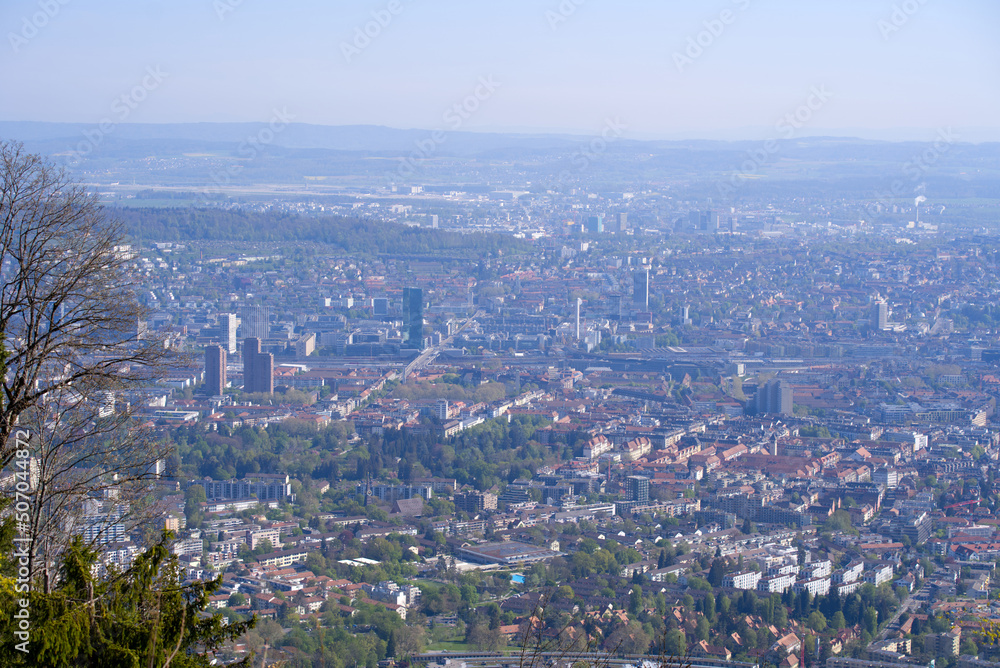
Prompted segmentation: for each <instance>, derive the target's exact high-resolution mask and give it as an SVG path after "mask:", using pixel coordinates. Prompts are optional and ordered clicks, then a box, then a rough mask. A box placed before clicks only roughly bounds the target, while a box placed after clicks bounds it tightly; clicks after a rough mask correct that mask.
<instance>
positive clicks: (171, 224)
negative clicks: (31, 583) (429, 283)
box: [113, 208, 526, 254]
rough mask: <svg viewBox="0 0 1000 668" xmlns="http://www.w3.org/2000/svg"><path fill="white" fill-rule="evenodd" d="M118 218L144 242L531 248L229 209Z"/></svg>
mask: <svg viewBox="0 0 1000 668" xmlns="http://www.w3.org/2000/svg"><path fill="white" fill-rule="evenodd" d="M113 214H114V216H115V217H116V218H117V219H119V220H120V221H121V222H122V223H123V224H124V225H125V228H126V230H127V232H128V233H129V234H130V235H131V236H132V237H133V238H135V239H137V240H139V241H175V242H177V241H231V242H274V243H282V242H284V243H289V242H312V243H322V244H331V245H334V246H339V247H341V248H343V249H344V250H345V251H347V252H350V253H363V254H379V253H400V252H405V253H410V254H424V253H431V254H433V253H442V252H449V253H459V254H464V253H466V252H471V253H472V254H480V253H491V252H495V251H497V250H505V251H507V250H520V249H523V248H524V246H525V244H526V242H524V241H521V240H518V239H513V238H510V237H505V236H501V235H497V234H456V233H454V232H448V231H445V230H435V229H426V228H419V227H409V226H406V225H400V224H398V223H384V222H378V221H373V220H367V219H362V218H354V217H341V216H324V217H311V216H300V215H297V214H294V213H287V212H270V211H269V212H263V213H260V212H253V211H239V210H226V209H181V208H148V209H143V208H127V209H126V208H123V209H116V210H115V211H114V212H113Z"/></svg>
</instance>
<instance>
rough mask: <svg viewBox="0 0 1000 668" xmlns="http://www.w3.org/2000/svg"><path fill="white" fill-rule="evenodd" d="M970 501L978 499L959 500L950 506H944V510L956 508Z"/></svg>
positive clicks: (974, 501) (973, 501) (977, 500)
mask: <svg viewBox="0 0 1000 668" xmlns="http://www.w3.org/2000/svg"><path fill="white" fill-rule="evenodd" d="M971 503H979V499H973V500H972V501H960V502H959V503H953V504H951V505H950V506H945V507H944V509H945V510H951V509H952V508H958V507H959V506H967V505H969V504H971Z"/></svg>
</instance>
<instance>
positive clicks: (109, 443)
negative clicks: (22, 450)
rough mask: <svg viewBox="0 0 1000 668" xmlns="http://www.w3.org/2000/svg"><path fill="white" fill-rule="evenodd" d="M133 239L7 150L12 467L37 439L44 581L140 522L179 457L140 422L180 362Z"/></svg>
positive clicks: (3, 157) (0, 226)
mask: <svg viewBox="0 0 1000 668" xmlns="http://www.w3.org/2000/svg"><path fill="white" fill-rule="evenodd" d="M125 239H126V237H125V234H124V230H123V228H122V227H121V225H120V224H119V223H117V222H116V221H114V220H113V219H111V218H110V217H109V216H108V215H107V213H106V211H105V210H104V209H103V208H102V207H101V206H100V204H99V203H98V202H97V201H96V200H95V199H94V198H93V197H92V196H90V195H88V194H87V193H86V191H85V190H84V188H82V187H81V186H79V185H77V184H75V183H74V182H73V181H71V180H70V179H69V178H68V177H67V176H66V174H65V173H64V172H63V171H62V170H60V169H57V168H56V167H54V166H53V165H52V164H51V163H50V162H48V161H46V160H45V159H44V158H42V157H40V156H37V155H33V154H30V153H28V152H26V151H25V149H24V147H23V146H22V145H21V144H18V143H12V142H6V143H4V142H0V287H2V292H0V345H2V346H3V351H2V356H0V372H2V382H3V388H2V393H0V468H4V467H7V466H8V465H10V464H11V462H12V460H13V459H14V456H15V450H16V448H17V447H18V446H17V442H18V441H17V439H12V438H11V436H12V434H13V431H14V430H15V429H17V430H18V431H19V432H23V431H27V432H28V433H30V438H29V443H30V448H29V449H30V451H31V453H32V463H31V468H32V471H31V478H32V483H33V489H34V491H35V498H34V503H33V508H32V514H33V519H32V531H33V534H34V535H35V537H36V540H35V550H36V555H35V556H36V557H39V556H40V557H43V558H42V559H40V561H39V563H35V564H33V570H35V569H41V570H42V571H44V569H45V568H46V566H47V564H48V563H51V561H50V560H51V557H52V555H53V554H55V553H57V552H58V549H59V547H60V546H61V544H62V543H63V542H64V541H65V540H66V539H67V537H68V536H69V535H71V534H74V533H77V534H78V533H81V532H82V531H84V529H85V528H86V527H84V526H83V524H81V522H83V519H82V518H85V517H87V516H90V517H93V516H94V514H95V512H97V513H98V514H101V513H103V514H104V515H105V516H106V517H107V518H109V519H114V520H122V522H124V524H120V523H117V522H112V523H107V522H105V524H106V525H107V526H104V525H100V526H96V527H94V526H91V527H90V528H89V529H87V531H88V532H89V533H90V534H91V538H92V540H93V541H94V542H106V541H105V538H106V534H105V536H102V535H101V533H102V531H106V530H109V529H108V527H114V529H113V530H114V531H118V530H120V528H121V527H122V526H125V527H129V526H134V525H135V524H136V523H138V522H140V521H141V520H140V518H139V515H138V513H139V511H140V510H142V509H144V508H145V505H146V504H145V503H144V499H145V498H146V497H148V496H149V494H148V492H149V480H150V478H151V476H152V475H154V474H155V469H152V468H151V467H152V465H153V464H155V462H156V461H157V460H159V459H162V458H163V457H164V456H165V454H166V453H165V447H163V446H157V445H156V441H154V440H153V439H152V438H151V437H150V435H149V434H148V433H144V432H143V431H142V430H140V429H138V428H137V424H136V422H135V420H134V417H133V411H134V410H135V409H136V408H138V407H139V406H140V405H141V403H142V402H141V398H140V397H139V396H138V395H136V394H134V392H135V391H136V390H138V389H139V388H141V387H143V386H146V385H148V384H149V383H150V382H152V381H153V380H155V379H156V378H157V377H158V376H159V375H161V374H162V372H163V370H164V369H165V368H166V367H167V365H168V364H169V363H170V357H169V355H170V353H169V351H167V350H166V349H165V347H164V343H163V341H162V340H159V339H157V338H155V337H152V336H147V335H144V332H143V329H144V327H143V325H142V319H143V316H144V311H143V309H142V308H141V306H140V304H139V302H138V300H137V296H136V294H135V292H134V286H135V283H134V280H133V275H132V272H133V258H132V254H131V252H130V248H129V247H128V246H127V245H126V242H125ZM35 572H36V573H37V572H39V571H38V570H35Z"/></svg>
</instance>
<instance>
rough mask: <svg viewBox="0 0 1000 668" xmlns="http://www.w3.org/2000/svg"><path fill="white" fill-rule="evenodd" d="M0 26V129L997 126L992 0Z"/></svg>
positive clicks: (304, 10) (395, 0)
mask: <svg viewBox="0 0 1000 668" xmlns="http://www.w3.org/2000/svg"><path fill="white" fill-rule="evenodd" d="M46 7H47V9H46ZM393 10H395V12H393ZM373 12H374V13H375V15H376V16H378V15H381V19H382V23H383V24H385V25H380V24H378V23H375V20H376V19H375V18H373ZM0 26H2V31H3V44H0V90H3V94H2V95H0V120H39V121H74V122H83V123H95V122H98V121H99V120H100V119H102V118H104V117H108V116H109V114H114V115H115V118H114V120H116V121H126V122H152V123H163V122H189V121H268V120H269V119H271V118H272V116H273V114H274V110H275V109H279V110H281V109H285V110H287V112H288V113H289V114H292V115H294V120H295V121H298V122H306V123H318V124H329V125H342V124H377V125H388V126H393V127H400V128H428V129H432V128H438V127H441V128H445V129H451V128H454V127H455V123H458V124H459V126H460V128H461V129H463V130H472V129H488V130H558V131H583V132H595V131H599V130H600V128H602V127H603V126H604V124H605V123H606V122H607V120H608V119H618V120H619V121H620V122H621V123H623V124H625V125H627V127H628V131H629V133H630V134H631V135H632V136H636V137H639V136H678V135H688V136H698V135H703V136H721V135H726V136H739V135H746V136H748V137H752V136H756V135H759V134H761V133H762V132H772V133H773V132H774V131H775V130H774V128H775V126H776V124H777V123H778V122H779V120H780V119H782V118H784V117H785V116H786V114H789V113H791V114H795V113H798V114H799V120H797V121H795V124H793V125H796V126H798V125H800V126H801V127H796V128H795V131H796V132H798V133H801V134H814V133H816V132H821V131H822V132H825V131H827V130H833V131H840V132H849V133H850V132H853V131H855V130H857V131H861V130H868V132H855V134H867V135H869V136H879V135H884V136H890V135H891V134H892V133H891V132H889V131H890V130H893V129H899V128H904V129H912V130H911V134H916V135H918V136H919V135H925V136H931V137H932V136H933V132H934V131H935V130H936V129H938V128H942V127H949V126H951V127H955V128H990V129H996V128H997V127H998V126H1000V122H998V121H997V118H998V114H997V112H998V111H1000V85H998V84H1000V76H998V75H1000V39H997V37H996V33H997V28H998V26H1000V2H997V1H996V0H905V1H903V0H710V1H702V0H698V1H695V0H686V1H682V0H648V1H639V0H616V1H614V2H612V1H610V0H561V2H560V0H551V1H545V0H534V1H528V0H502V1H494V2H483V1H482V0H463V1H461V2H459V1H457V0H377V1H374V2H369V1H344V0H340V1H332V0H284V1H280V2H279V1H277V0H33V1H29V0H4V1H3V2H2V3H0ZM366 27H367V29H368V31H369V32H370V33H372V34H375V36H374V37H371V38H368V37H364V38H362V39H357V41H356V37H357V34H358V33H357V32H356V31H364V30H365V28H366ZM365 39H367V40H368V43H366V42H365V41H364V40H365ZM699 41H700V42H701V44H700V45H698V42H699ZM692 44H693V45H694V46H692ZM157 68H158V70H159V72H160V74H159V75H157V76H153V75H151V74H150V72H156V71H157ZM483 80H485V81H492V82H494V83H495V85H491V86H485V85H483V84H481V83H480V81H483ZM477 87H478V93H479V99H476V98H475V97H469V96H475V95H476V93H477ZM811 91H818V94H817V93H816V92H811ZM123 95H125V96H126V99H125V101H124V102H122V101H121V97H122V96H123ZM810 96H812V97H810ZM116 99H117V100H118V102H117V103H116ZM809 103H811V104H812V108H811V109H810V108H809V107H808V104H809ZM456 104H459V105H462V104H464V105H465V107H464V108H461V109H460V111H456V110H454V105H456ZM803 105H807V106H805V107H803ZM126 108H127V109H128V113H127V114H125V111H124V109H126ZM449 109H451V110H452V113H451V114H450V115H448V111H449ZM123 114H125V115H127V118H121V116H122V115H123ZM873 131H874V132H873Z"/></svg>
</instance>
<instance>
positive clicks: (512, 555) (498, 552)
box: [458, 541, 562, 564]
mask: <svg viewBox="0 0 1000 668" xmlns="http://www.w3.org/2000/svg"><path fill="white" fill-rule="evenodd" d="M560 554H562V553H561V552H556V551H555V550H550V549H548V548H546V547H538V546H536V545H528V544H527V543H517V542H514V541H511V542H509V543H508V542H505V543H484V544H482V545H471V546H469V547H463V548H461V549H460V550H459V551H458V556H459V557H461V558H462V559H465V560H467V561H471V562H474V563H478V564H523V563H526V562H528V563H530V562H534V561H544V560H546V559H551V558H552V557H558V556H559V555H560Z"/></svg>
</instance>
